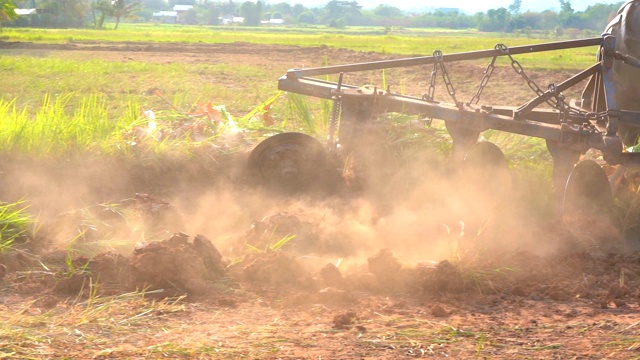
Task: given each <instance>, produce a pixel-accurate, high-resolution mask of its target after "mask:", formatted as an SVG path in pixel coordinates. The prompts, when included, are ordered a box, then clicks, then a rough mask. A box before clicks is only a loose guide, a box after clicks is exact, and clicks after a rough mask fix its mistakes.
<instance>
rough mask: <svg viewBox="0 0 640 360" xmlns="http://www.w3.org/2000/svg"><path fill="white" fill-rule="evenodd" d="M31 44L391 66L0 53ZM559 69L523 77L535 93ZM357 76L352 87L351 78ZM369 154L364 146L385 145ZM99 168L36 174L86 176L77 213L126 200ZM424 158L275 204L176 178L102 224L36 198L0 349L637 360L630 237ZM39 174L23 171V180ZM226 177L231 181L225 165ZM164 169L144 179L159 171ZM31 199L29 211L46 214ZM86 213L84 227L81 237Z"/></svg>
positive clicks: (511, 96)
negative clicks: (39, 230) (71, 243)
mask: <svg viewBox="0 0 640 360" xmlns="http://www.w3.org/2000/svg"><path fill="white" fill-rule="evenodd" d="M39 52H46V53H47V54H48V56H57V57H63V58H84V59H90V58H100V59H110V60H112V61H122V62H126V61H132V60H133V61H148V62H161V63H162V62H219V63H228V64H251V65H252V66H261V67H265V68H267V69H270V70H271V71H273V74H274V77H273V84H274V88H275V86H276V82H277V79H278V77H279V76H281V75H283V74H284V72H286V70H287V69H290V68H297V67H303V66H305V67H310V66H320V65H322V62H323V59H327V58H328V59H331V62H332V64H340V63H352V62H366V61H375V60H381V59H388V58H397V56H392V55H388V54H375V53H358V52H353V51H349V50H344V49H330V48H327V47H317V48H302V47H290V46H278V45H256V44H248V43H235V44H216V45H187V44H159V43H148V44H141V43H114V44H106V43H68V44H31V43H11V42H0V53H2V54H7V55H10V54H33V55H34V56H35V55H37V54H38V53H39ZM160 55H161V56H160ZM485 66H486V65H482V64H463V65H455V66H453V68H452V70H451V72H452V74H453V73H454V72H455V73H456V74H457V75H455V78H454V81H455V80H457V81H459V82H464V81H465V80H468V82H469V83H471V80H469V79H467V78H471V77H472V75H473V76H474V77H475V78H477V76H478V75H480V76H481V75H482V72H483V71H484V68H485ZM429 73H430V69H428V68H424V69H420V71H418V72H416V71H409V70H406V69H398V70H394V71H393V72H392V73H391V74H387V75H388V77H389V78H393V75H397V76H396V78H401V79H403V80H402V81H403V85H402V86H403V87H405V89H406V92H407V93H413V94H421V93H423V92H425V89H426V87H428V84H427V81H428V76H429V75H428V74H429ZM566 75H568V74H565V73H561V72H535V71H532V72H531V73H530V76H531V77H532V78H535V79H538V80H540V81H541V83H544V79H547V78H566ZM494 76H495V79H493V80H492V81H496V82H497V83H501V82H504V83H507V82H511V81H512V80H513V78H514V76H515V75H514V74H513V70H512V69H511V68H510V67H505V68H500V69H497V70H496V74H495V75H494ZM360 80H362V81H361V82H362V83H365V82H367V80H370V77H368V76H364V75H362V78H358V77H356V78H354V79H352V82H354V83H356V82H358V81H360ZM230 81H234V80H230ZM235 81H242V80H235ZM474 81H475V80H474ZM439 91H442V90H439ZM474 91H475V89H474V87H473V86H471V85H467V86H463V87H462V88H461V93H462V94H467V95H468V94H473V92H474ZM529 94H530V92H528V89H523V90H517V89H514V90H512V91H503V90H500V88H499V87H498V89H494V90H489V89H487V94H486V98H487V99H488V101H491V102H496V103H513V102H516V103H517V102H520V101H523V100H524V99H527V98H528V97H531V95H529ZM441 95H442V94H441ZM238 96H242V94H241V93H239V95H238ZM570 96H571V94H568V97H570ZM382 149H383V150H382V152H380V154H382V153H384V150H385V149H387V148H386V147H385V144H382ZM378 150H379V149H378ZM380 158H381V160H380V161H384V160H385V158H384V157H380ZM430 161H432V160H430ZM100 165H101V164H97V165H96V164H92V165H91V167H90V168H91V169H94V168H97V169H100ZM102 165H104V166H105V167H106V168H107V169H109V171H110V177H108V178H103V177H98V176H96V174H98V173H100V172H99V171H98V170H96V171H83V170H78V173H77V174H74V175H69V173H68V172H64V171H62V170H61V172H62V173H61V174H58V175H55V176H53V180H52V181H57V182H58V183H60V184H61V183H64V182H65V181H69V182H70V184H71V185H68V186H70V187H73V186H74V184H76V181H83V182H91V183H92V186H87V187H83V188H82V191H78V192H77V193H76V196H77V197H78V198H79V199H75V200H77V202H83V201H84V202H85V203H86V202H92V201H96V199H101V200H99V201H106V200H107V199H111V200H118V199H121V198H122V196H124V194H125V193H126V192H127V191H132V192H135V191H138V190H139V189H136V188H135V184H136V182H135V181H124V180H122V178H124V177H127V176H132V175H130V174H128V173H127V171H129V170H131V168H127V169H119V170H118V171H111V170H112V169H115V168H117V166H116V165H117V164H102ZM377 165H380V166H376V168H377V169H382V170H384V169H387V170H388V169H390V168H392V169H395V168H394V167H393V166H396V164H385V163H377ZM433 165H434V166H435V167H436V168H437V170H434V169H433V167H432V168H431V170H430V172H429V173H426V174H425V173H419V174H415V173H410V174H408V175H401V176H400V179H398V178H397V177H393V179H392V180H393V181H392V184H393V188H392V187H391V186H385V185H384V184H380V183H377V182H375V181H372V182H371V183H370V184H369V185H370V186H372V187H374V188H376V190H377V191H376V192H375V193H374V192H367V191H361V192H349V191H348V190H345V191H343V192H340V193H339V194H337V195H335V194H333V195H327V196H324V195H323V196H321V197H305V196H301V197H291V196H285V197H280V196H276V195H274V194H269V193H268V192H265V191H263V190H261V189H248V188H247V187H243V186H242V185H240V186H225V185H224V184H219V183H216V186H215V187H213V188H212V189H208V190H207V189H206V188H205V187H202V186H199V187H198V191H199V192H200V195H201V196H199V197H197V196H194V195H193V193H192V192H189V194H188V195H186V192H187V189H186V187H185V183H184V182H180V184H179V186H178V185H176V187H175V188H174V189H172V191H169V192H167V193H169V194H172V198H171V199H170V200H166V199H163V198H161V197H159V196H156V195H154V194H146V193H142V192H140V193H138V194H136V195H132V196H131V197H130V198H129V199H127V201H126V202H124V203H123V204H124V205H123V208H124V209H125V210H126V211H124V212H122V213H118V214H115V213H114V211H113V209H112V208H110V207H108V206H106V205H101V206H99V207H96V208H92V209H91V210H90V211H91V212H92V213H91V214H90V216H89V215H87V214H86V213H84V212H83V211H87V210H86V209H83V210H82V211H81V210H79V209H73V210H72V211H70V212H65V213H62V212H61V210H62V209H60V208H59V207H56V206H55V205H52V206H53V207H54V208H55V211H53V210H52V211H49V213H51V212H53V213H55V214H53V215H56V216H57V217H51V216H49V217H50V218H54V219H55V220H54V221H51V224H47V225H46V227H45V229H43V234H45V233H46V231H45V230H48V231H50V233H48V237H46V238H44V239H38V241H35V240H34V241H35V242H36V243H38V244H40V245H41V249H40V251H33V252H35V253H36V254H33V253H32V252H28V251H25V252H17V253H11V254H7V255H4V256H2V257H0V264H2V265H3V266H2V267H0V270H2V272H0V276H1V277H0V311H1V312H3V315H2V319H3V320H4V321H5V322H6V324H7V325H5V326H4V327H1V329H2V332H0V357H6V358H55V359H59V358H66V359H89V358H97V359H115V358H123V359H155V358H198V359H208V358H220V359H227V358H260V359H400V358H453V359H470V358H486V359H489V358H491V359H493V358H495V359H603V358H611V359H633V358H640V316H639V315H640V314H639V313H640V254H638V253H637V252H635V251H634V248H635V244H634V243H633V240H629V239H627V238H624V237H622V236H621V235H620V232H619V231H618V230H617V229H616V227H614V226H611V225H610V224H608V223H607V222H603V221H599V220H597V219H596V220H584V219H583V220H582V221H581V222H579V223H572V224H567V223H563V222H562V221H560V220H557V219H556V218H554V217H534V216H532V215H531V214H529V213H526V209H527V207H526V206H524V205H522V204H521V202H523V200H522V199H530V198H531V197H530V196H526V194H523V192H526V191H529V190H528V189H518V185H522V184H523V182H518V181H515V188H516V189H515V191H514V192H515V194H514V196H515V200H514V199H511V200H509V201H507V202H506V203H505V202H498V203H497V204H496V202H494V201H487V199H483V196H484V195H483V194H481V193H473V194H474V195H473V196H471V197H469V196H467V195H469V192H467V191H466V190H464V189H463V188H462V187H461V186H462V185H460V186H458V185H455V184H457V183H456V181H459V179H457V180H456V176H455V174H454V175H451V176H449V175H448V174H449V173H452V172H453V170H451V168H450V167H447V166H446V165H442V164H441V163H439V162H435V161H434V162H433ZM69 166H70V167H73V166H76V167H78V168H81V166H79V165H78V164H75V165H73V164H72V165H69ZM218 166H226V165H225V163H224V162H223V163H222V164H218ZM45 167H46V166H43V167H42V168H43V170H39V169H31V170H30V171H32V174H33V175H34V176H32V177H30V179H38V178H39V177H38V176H36V175H38V174H39V175H42V174H44V173H45V170H44V168H45ZM438 167H439V168H438ZM14 169H15V170H14ZM185 169H186V167H185ZM23 170H24V169H22V168H20V167H17V166H13V167H9V168H7V169H6V170H5V171H4V173H3V177H5V178H8V179H12V178H13V179H18V178H20V176H21V175H22V174H21V173H19V171H23ZM85 170H86V169H85ZM227 170H228V171H227V172H228V173H235V172H236V170H235V169H233V168H232V165H229V168H228V169H227ZM382 170H380V172H381V173H383V174H384V171H382ZM162 171H164V170H162V169H161V170H158V173H156V174H154V175H150V176H149V177H154V176H158V177H162ZM434 173H436V174H434ZM440 173H443V174H445V175H446V176H440V175H441V174H440ZM190 174H191V173H189V172H188V171H185V172H184V173H182V176H183V177H186V176H189V175H190ZM173 178H174V177H173V175H171V176H169V175H167V179H173ZM416 178H420V179H422V180H423V181H424V182H425V183H427V184H424V183H419V182H417V181H416ZM382 179H383V180H384V179H385V178H384V177H383V178H382ZM3 181H5V182H7V186H9V187H10V186H12V185H11V184H9V182H10V181H9V180H3ZM114 182H117V184H114ZM120 182H122V183H123V184H126V186H125V185H123V186H119V185H118V184H120ZM429 182H430V183H429ZM166 183H167V184H169V185H168V186H170V181H169V180H167V181H166ZM454 183H455V184H454ZM56 184H57V183H56ZM97 184H104V185H105V186H98V185H97ZM132 184H133V185H132ZM452 184H454V185H452ZM58 185H59V184H58ZM58 185H56V186H58ZM41 186H42V182H38V181H36V180H30V181H29V182H27V183H26V184H22V185H21V186H15V187H14V188H13V191H18V190H17V189H28V190H29V191H30V192H29V193H30V194H34V196H35V195H37V194H40V193H42V192H46V191H47V190H43V189H42V188H41ZM123 187H124V188H125V190H123ZM56 188H57V187H56ZM109 189H111V190H113V193H109V191H110V190H109ZM142 190H146V189H142ZM190 190H193V189H190ZM98 191H99V192H100V194H96V193H95V192H98ZM181 191H184V192H185V195H184V197H181V196H180V194H181ZM396 191H397V193H396ZM469 191H472V190H469ZM84 196H86V197H84ZM86 199H88V200H86ZM472 199H476V200H472ZM77 202H76V203H77ZM434 203H435V204H436V205H430V204H434ZM49 205H51V204H49ZM36 206H37V207H38V210H40V209H45V210H42V211H43V212H44V213H47V211H46V206H47V204H37V205H36ZM469 209H471V210H472V211H471V212H473V213H472V214H469V212H470V211H469ZM123 214H124V215H123ZM48 215H51V214H48ZM87 218H91V219H93V220H94V224H98V226H93V227H92V226H87V225H86V223H85V222H83V220H86V219H87ZM95 219H98V220H99V221H95ZM595 225H597V226H595ZM83 226H84V227H83ZM69 227H71V228H72V229H73V231H77V232H78V231H79V233H80V234H81V235H79V240H78V241H83V242H84V243H85V244H86V245H87V246H88V247H89V246H91V241H92V236H94V237H95V236H99V234H100V233H101V232H105V231H110V232H112V233H115V234H118V235H117V237H121V238H124V239H129V240H131V239H139V238H140V234H141V233H143V232H144V231H147V234H149V233H153V234H156V238H157V240H158V241H154V242H146V243H135V241H133V240H131V241H130V244H128V245H127V246H120V247H118V245H117V244H113V248H114V249H113V251H109V252H100V253H98V254H92V255H91V256H85V257H81V256H75V257H73V258H69V256H68V255H69V253H68V252H65V249H55V248H53V247H50V246H47V244H48V243H49V242H52V243H55V237H56V236H59V234H61V233H64V232H65V231H67V232H68V231H69V230H68V228H69ZM61 228H63V229H61ZM92 234H93V235H92ZM158 234H159V235H158ZM197 234H202V235H197ZM43 236H44V235H43ZM283 239H286V240H283ZM279 241H280V242H279ZM43 249H44V250H43ZM96 284H98V285H96ZM141 289H144V290H145V291H147V292H148V294H147V295H146V296H145V297H144V298H139V297H137V295H131V294H139V293H138V292H136V291H140V290H141Z"/></svg>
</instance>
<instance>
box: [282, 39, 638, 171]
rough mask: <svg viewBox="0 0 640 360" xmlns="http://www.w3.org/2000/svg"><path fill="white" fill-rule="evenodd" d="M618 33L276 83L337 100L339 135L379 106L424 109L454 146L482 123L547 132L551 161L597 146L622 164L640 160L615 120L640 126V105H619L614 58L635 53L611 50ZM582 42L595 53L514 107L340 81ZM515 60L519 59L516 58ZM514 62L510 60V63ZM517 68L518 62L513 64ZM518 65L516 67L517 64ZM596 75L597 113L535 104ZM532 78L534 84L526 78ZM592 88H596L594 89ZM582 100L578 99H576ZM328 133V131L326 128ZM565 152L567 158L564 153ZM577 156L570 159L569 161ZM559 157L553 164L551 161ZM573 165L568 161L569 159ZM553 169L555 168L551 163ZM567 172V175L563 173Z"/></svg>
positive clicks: (370, 65)
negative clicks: (600, 103)
mask: <svg viewBox="0 0 640 360" xmlns="http://www.w3.org/2000/svg"><path fill="white" fill-rule="evenodd" d="M615 40H616V39H615V37H613V36H612V35H608V34H605V35H603V36H602V37H597V38H589V39H581V40H572V41H560V42H551V43H545V44H536V45H526V46H518V47H512V48H509V49H508V50H507V51H505V50H504V49H499V48H496V49H492V50H482V51H473V52H464V53H455V54H448V55H441V53H440V54H439V55H434V56H423V57H414V58H405V59H397V60H385V61H375V62H366V63H357V64H347V65H339V66H326V67H318V68H307V69H292V70H289V71H288V72H287V73H286V75H284V76H283V77H281V78H280V79H279V82H278V88H279V89H280V90H284V91H288V92H293V93H297V94H303V95H308V96H313V97H318V98H323V99H332V100H334V102H337V103H339V107H340V111H338V112H340V113H341V119H340V126H339V127H340V129H339V132H340V134H339V137H338V139H340V140H338V141H341V142H345V141H348V138H349V136H351V135H353V134H354V130H353V128H354V126H355V124H357V123H361V122H366V121H367V120H368V119H369V118H371V116H374V115H375V114H380V113H384V112H401V113H406V114H420V115H422V116H425V117H429V118H434V119H441V120H444V121H445V124H446V126H447V129H448V130H449V132H450V134H451V136H452V138H453V142H454V155H455V153H456V146H457V145H460V144H462V145H461V146H462V147H463V148H466V147H468V146H469V144H473V143H474V142H475V141H476V140H477V137H478V135H479V134H480V133H481V132H482V131H485V130H488V129H495V130H499V131H505V132H510V133H515V134H521V135H526V136H534V137H538V138H543V139H546V140H547V146H548V148H549V150H550V152H551V154H552V156H553V157H554V166H556V165H558V164H559V163H563V162H567V163H571V162H572V161H573V159H576V160H577V158H578V157H579V156H580V154H583V153H584V152H586V151H587V150H588V149H590V148H595V149H599V150H601V151H602V152H603V154H604V159H605V161H607V162H608V163H610V164H622V165H627V166H633V165H635V166H638V165H640V153H627V152H624V151H623V145H622V142H621V140H620V138H619V137H618V135H617V131H618V127H619V125H621V124H623V125H626V126H631V127H640V112H633V111H626V110H621V109H618V108H617V105H616V95H615V89H614V86H613V62H614V61H616V60H622V61H624V62H625V63H628V64H630V65H632V66H635V64H634V62H635V63H636V64H638V66H640V61H638V60H637V59H635V58H632V57H630V56H628V55H624V54H619V53H616V52H615ZM587 46H600V56H599V59H600V60H599V61H598V62H597V63H596V64H594V65H593V66H591V67H589V68H588V69H586V70H584V71H582V72H580V73H578V74H576V75H575V76H573V77H571V78H569V79H567V80H565V81H563V82H562V83H560V84H558V85H555V86H552V87H551V88H550V89H549V90H547V91H544V92H543V91H541V90H539V89H538V91H536V93H537V96H536V97H534V98H532V99H531V100H529V101H528V102H526V103H524V104H522V105H521V106H519V107H498V106H481V107H479V106H476V105H473V104H470V103H444V102H435V101H433V99H429V98H428V97H427V98H425V97H422V98H420V97H414V96H406V95H401V94H398V93H393V92H391V91H390V89H378V88H376V87H359V86H354V85H349V84H343V83H342V74H344V73H347V72H357V71H368V70H383V69H391V68H399V67H408V66H419V65H428V64H436V63H446V62H453V61H465V60H475V59H482V58H495V57H499V56H509V57H511V56H512V55H518V54H527V53H535V52H543V51H553V50H561V49H572V48H580V47H587ZM514 63H515V64H516V65H517V66H518V67H519V66H520V65H519V64H517V62H515V61H514ZM512 65H513V63H512ZM514 69H516V72H518V71H519V70H518V69H517V68H516V66H514ZM521 70H522V68H521V67H520V71H521ZM330 74H340V75H341V76H340V80H339V82H338V83H335V82H330V81H325V80H321V79H317V78H314V76H321V75H330ZM592 76H593V77H595V76H599V77H600V79H601V83H602V89H604V90H603V92H602V94H599V95H598V96H604V100H605V103H606V110H605V111H601V112H598V113H594V112H589V111H587V110H584V109H581V108H578V107H572V106H571V107H563V108H561V109H539V108H538V106H539V105H541V104H542V103H545V102H548V101H549V100H550V99H553V98H556V99H557V98H558V97H559V96H561V92H562V91H565V90H566V89H568V88H571V87H573V86H575V85H577V84H578V83H580V82H581V81H583V80H585V79H587V78H589V77H592ZM530 86H531V85H530ZM594 91H595V90H594ZM578 103H580V102H578ZM331 139H333V135H331ZM567 159H568V160H567ZM574 162H575V161H574ZM556 163H558V164H556ZM571 165H572V163H571ZM554 171H555V170H554ZM562 176H564V175H562Z"/></svg>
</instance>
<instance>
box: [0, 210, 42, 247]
mask: <svg viewBox="0 0 640 360" xmlns="http://www.w3.org/2000/svg"><path fill="white" fill-rule="evenodd" d="M33 224H34V220H33V218H32V217H31V216H30V215H29V214H28V213H27V208H26V205H25V204H24V202H23V201H20V202H17V203H12V204H7V203H1V204H0V254H2V253H4V252H7V251H9V250H10V249H11V248H12V247H13V246H14V245H15V243H16V242H18V241H23V242H24V241H26V235H27V234H28V231H29V228H30V227H31V226H32V225H33Z"/></svg>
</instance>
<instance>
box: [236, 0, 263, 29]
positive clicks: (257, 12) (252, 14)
mask: <svg viewBox="0 0 640 360" xmlns="http://www.w3.org/2000/svg"><path fill="white" fill-rule="evenodd" d="M261 13H262V7H261V2H260V1H258V2H257V3H254V2H252V1H245V2H243V3H242V5H240V15H241V16H242V17H244V25H247V26H259V25H260V19H261V17H262V14H261Z"/></svg>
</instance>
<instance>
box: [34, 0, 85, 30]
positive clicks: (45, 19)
mask: <svg viewBox="0 0 640 360" xmlns="http://www.w3.org/2000/svg"><path fill="white" fill-rule="evenodd" d="M38 9H44V10H45V13H44V14H42V15H40V16H39V22H40V24H41V25H42V26H44V27H56V28H65V27H84V25H85V20H87V19H89V18H90V16H89V15H90V13H91V2H90V0H40V1H39V2H38Z"/></svg>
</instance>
